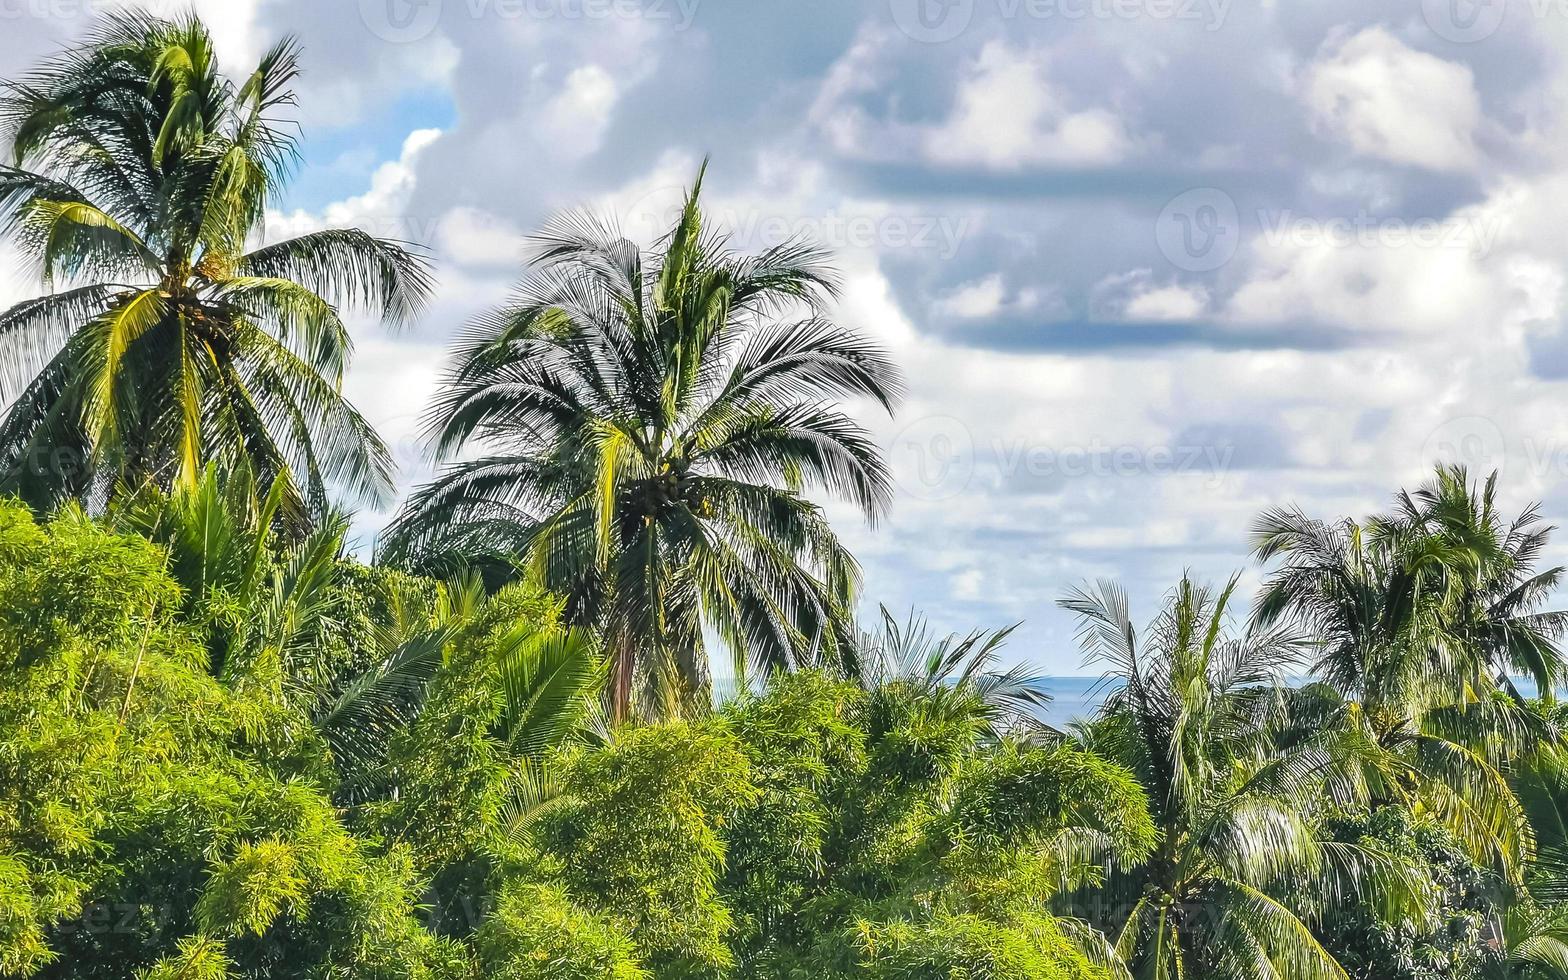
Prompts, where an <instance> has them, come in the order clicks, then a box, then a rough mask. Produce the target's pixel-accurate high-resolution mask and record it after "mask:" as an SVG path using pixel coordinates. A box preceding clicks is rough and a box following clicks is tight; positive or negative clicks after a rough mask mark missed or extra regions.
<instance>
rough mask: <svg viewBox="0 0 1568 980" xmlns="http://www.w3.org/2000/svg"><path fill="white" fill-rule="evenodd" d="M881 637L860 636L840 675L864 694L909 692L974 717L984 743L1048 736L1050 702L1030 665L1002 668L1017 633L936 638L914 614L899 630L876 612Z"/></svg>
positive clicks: (885, 612) (876, 634) (874, 634)
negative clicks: (893, 689)
mask: <svg viewBox="0 0 1568 980" xmlns="http://www.w3.org/2000/svg"><path fill="white" fill-rule="evenodd" d="M881 625H882V628H881V630H879V631H875V632H873V631H870V630H863V631H861V633H860V638H859V642H858V643H857V644H856V646H855V648H854V649H853V650H852V651H851V652H852V654H853V656H852V657H850V658H846V662H845V663H844V664H843V665H842V666H841V670H842V671H843V672H844V673H845V674H846V675H847V676H848V677H849V678H850V679H851V680H853V681H854V682H855V683H856V684H857V685H858V686H860V687H861V688H862V689H863V690H867V691H873V690H876V689H877V688H881V687H887V686H890V685H894V686H899V687H902V688H906V689H908V691H909V692H910V693H911V694H912V695H914V696H917V697H921V698H924V699H926V700H927V701H929V702H930V703H931V704H932V706H933V707H934V708H937V709H941V710H945V711H947V712H948V713H950V714H951V715H954V716H965V717H969V716H973V717H975V718H977V719H978V720H979V721H980V722H981V725H982V729H983V731H984V732H985V735H986V737H987V738H991V739H1000V738H1002V737H1003V736H1005V735H1008V734H1013V735H1020V736H1022V735H1028V734H1031V733H1044V732H1047V731H1049V728H1048V727H1047V726H1046V724H1045V722H1044V720H1043V719H1042V717H1041V715H1042V714H1043V712H1044V711H1045V709H1046V707H1047V706H1049V705H1050V703H1051V696H1050V695H1049V694H1047V693H1046V692H1045V678H1044V676H1043V675H1042V674H1040V673H1039V672H1038V671H1037V670H1035V669H1034V668H1032V667H1031V666H1030V665H1028V664H1024V663H1020V664H1014V665H1013V666H1011V667H1007V668H1002V667H1000V664H999V661H1000V659H1001V655H1000V653H999V651H1000V650H1001V648H1002V646H1003V644H1005V643H1006V642H1007V639H1008V637H1010V636H1011V635H1012V634H1013V631H1014V630H1015V629H1017V626H1009V627H1007V628H1005V629H999V630H992V631H985V630H974V631H972V632H970V633H968V634H966V635H964V636H959V635H958V634H956V633H954V634H949V635H947V636H941V637H938V636H936V635H935V634H933V633H932V632H931V629H930V627H929V625H928V624H927V623H926V621H925V619H924V618H922V617H919V616H916V615H915V614H914V613H911V614H910V616H909V618H908V619H907V620H906V621H905V622H903V623H899V621H898V620H896V619H894V618H893V614H892V613H890V612H888V609H887V607H886V606H882V607H881Z"/></svg>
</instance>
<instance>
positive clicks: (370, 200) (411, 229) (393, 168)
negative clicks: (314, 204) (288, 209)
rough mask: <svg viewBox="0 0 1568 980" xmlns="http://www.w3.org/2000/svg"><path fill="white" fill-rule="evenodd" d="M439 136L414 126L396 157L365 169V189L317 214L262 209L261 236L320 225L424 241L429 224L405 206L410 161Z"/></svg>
mask: <svg viewBox="0 0 1568 980" xmlns="http://www.w3.org/2000/svg"><path fill="white" fill-rule="evenodd" d="M440 138H441V130H439V129H416V130H414V131H413V132H412V133H409V134H408V136H407V137H405V138H404V140H403V149H402V152H401V153H400V154H399V156H398V158H397V159H396V160H388V161H386V162H385V163H383V164H381V165H380V166H379V167H377V168H376V170H375V173H373V174H371V176H370V189H369V190H367V191H365V193H363V194H360V195H357V196H355V197H350V198H347V199H345V200H342V201H334V202H333V203H331V204H329V205H327V206H326V207H325V208H323V209H322V211H321V213H319V214H313V213H311V212H308V211H304V210H295V211H293V212H292V213H289V214H280V213H277V212H271V213H269V214H268V215H267V237H268V238H269V239H271V240H277V239H281V238H289V237H292V236H294V235H303V234H305V233H307V232H311V231H316V230H318V229H321V228H358V229H360V230H362V231H368V232H370V233H371V234H372V235H378V236H380V237H383V238H400V239H411V240H416V241H421V242H424V243H428V242H427V240H428V239H429V238H430V237H431V235H432V233H433V231H434V229H433V227H427V226H426V223H425V222H422V221H419V220H416V219H413V218H411V217H410V216H409V215H408V214H407V213H406V208H407V205H408V202H409V201H410V199H411V198H412V197H413V194H414V188H415V185H416V184H417V182H418V177H417V171H416V169H415V165H416V163H417V162H418V160H419V156H420V154H421V153H423V152H424V151H425V150H426V149H428V148H429V147H430V145H431V144H433V143H434V142H435V141H436V140H438V139H440Z"/></svg>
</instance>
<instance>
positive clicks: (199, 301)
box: [0, 14, 430, 521]
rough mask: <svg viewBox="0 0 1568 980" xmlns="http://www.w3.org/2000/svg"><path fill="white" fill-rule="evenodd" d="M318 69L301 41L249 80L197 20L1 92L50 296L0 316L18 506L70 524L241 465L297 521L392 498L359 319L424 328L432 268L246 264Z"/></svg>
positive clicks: (4, 441) (129, 39)
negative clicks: (348, 376) (222, 58)
mask: <svg viewBox="0 0 1568 980" xmlns="http://www.w3.org/2000/svg"><path fill="white" fill-rule="evenodd" d="M297 74H298V68H297V64H296V45H295V44H294V42H293V41H292V40H286V41H284V42H282V43H280V44H279V45H277V46H276V47H274V48H272V49H271V50H270V51H268V52H267V54H266V55H265V56H263V57H262V59H261V61H260V63H259V64H258V65H257V66H256V69H255V70H254V71H253V72H252V73H251V74H250V75H249V76H247V77H246V78H245V79H244V80H243V81H242V82H241V83H239V84H238V85H236V84H234V83H232V82H230V81H229V80H228V79H227V78H225V76H224V75H222V74H221V73H220V71H219V66H218V63H217V60H216V58H215V57H214V54H213V50H212V42H211V38H210V37H209V36H208V33H207V31H206V29H205V28H204V27H203V26H202V25H201V23H200V22H199V21H197V20H196V19H195V18H194V17H188V18H185V19H181V20H178V21H167V20H159V19H154V18H150V17H145V16H140V15H129V14H121V15H117V16H115V17H112V18H110V19H109V20H108V21H106V22H105V24H104V25H103V26H101V27H100V28H99V29H97V30H96V31H95V32H94V33H93V34H92V35H91V36H90V37H89V39H88V41H87V43H86V44H85V45H84V46H82V47H79V48H76V49H73V50H71V51H68V52H66V53H65V54H63V55H61V56H59V57H57V58H54V59H52V60H51V61H49V62H47V63H46V64H45V65H44V66H43V67H42V68H41V69H39V70H38V71H36V72H35V73H34V74H33V75H31V76H30V77H28V78H27V79H25V80H23V81H21V82H19V83H17V84H14V85H12V86H11V87H10V88H9V90H8V91H7V92H6V93H5V94H4V96H3V97H0V118H3V120H4V122H5V124H6V125H7V128H8V130H9V133H10V135H11V137H12V142H13V154H14V163H15V166H8V167H0V232H4V233H6V234H8V235H9V236H10V237H12V238H13V239H14V241H15V242H16V243H17V244H18V245H19V246H20V248H21V249H22V250H23V251H24V253H25V254H27V255H28V256H29V257H30V258H31V259H32V260H33V261H34V262H35V263H36V265H37V267H38V269H39V271H40V273H41V275H42V279H43V282H44V284H45V285H46V286H49V287H50V288H51V290H52V291H51V292H49V293H48V294H47V295H44V296H42V297H40V298H38V299H34V300H29V301H26V302H23V303H21V304H18V305H17V306H15V307H13V308H11V309H10V310H8V311H6V312H4V313H3V314H0V338H3V339H4V343H5V346H6V350H7V356H6V357H5V359H4V371H3V377H0V397H4V398H5V399H6V400H8V401H9V402H10V405H11V407H10V409H9V411H8V413H7V415H6V417H5V419H4V421H3V423H0V462H3V463H4V464H5V465H4V470H5V476H4V477H3V482H0V491H3V492H9V493H17V494H19V495H21V496H22V497H24V499H27V500H28V501H29V502H30V503H32V504H34V505H35V506H37V507H48V506H50V505H52V504H55V503H58V502H59V501H60V500H62V499H67V498H70V497H89V498H96V499H99V500H101V499H103V498H105V497H107V496H110V495H113V494H115V493H117V492H118V491H117V488H119V487H130V488H134V487H137V486H141V485H145V484H151V485H154V486H158V487H163V488H168V487H171V486H174V485H177V484H178V485H183V486H185V487H192V486H194V485H195V484H196V482H197V481H198V480H199V478H200V474H201V472H202V469H203V467H204V465H205V463H206V462H209V461H214V462H220V463H225V464H228V463H235V462H239V461H242V460H243V461H244V462H245V463H246V464H247V465H248V466H249V467H250V468H251V470H252V471H253V472H254V473H255V474H256V476H257V478H258V481H259V482H260V484H261V485H263V486H266V485H270V483H271V482H272V480H273V478H274V477H275V476H277V475H279V474H289V484H288V488H287V489H288V492H287V494H286V499H285V501H284V514H283V516H284V517H285V518H289V519H293V520H297V521H304V520H305V519H306V518H307V517H317V518H319V517H320V516H322V515H324V514H325V512H326V510H327V495H328V489H329V487H333V488H337V489H342V490H344V491H346V492H348V493H350V494H351V495H353V496H355V497H357V498H358V499H361V500H376V499H380V498H383V497H385V496H386V495H387V494H388V493H389V491H390V487H391V462H390V458H389V456H388V454H387V452H386V449H385V447H384V446H383V445H382V443H381V441H380V440H379V438H378V437H377V436H376V434H375V433H374V431H373V430H372V429H371V428H370V426H369V425H368V424H367V423H366V421H365V420H364V419H363V418H362V417H361V416H360V415H359V413H358V412H357V411H355V409H354V408H353V406H351V405H350V404H349V403H348V402H347V401H346V400H345V399H344V398H343V396H342V394H341V391H340V382H341V379H342V375H343V371H344V367H345V365H346V363H347V361H348V359H349V356H350V352H351V348H352V344H351V341H350V338H349V334H348V331H347V330H346V329H345V327H344V324H343V322H342V320H341V319H340V318H339V306H340V304H350V305H353V306H356V307H360V308H364V309H366V310H368V311H371V312H373V313H375V314H378V315H381V316H383V317H385V318H388V319H391V320H394V321H397V320H401V319H403V318H405V317H408V316H410V315H411V314H412V313H413V312H414V311H415V309H416V308H417V307H418V305H419V304H420V303H421V302H422V300H423V298H424V296H425V295H426V293H427V292H428V289H429V286H430V279H429V273H428V270H427V268H426V266H425V264H424V261H423V259H422V258H420V257H419V256H417V255H415V254H414V253H412V252H411V251H409V250H408V249H407V248H405V247H403V246H401V245H398V244H396V243H392V242H387V241H382V240H378V239H376V238H373V237H371V236H369V235H367V234H364V233H363V232H359V231H352V230H328V231H321V232H316V233H314V234H308V235H304V236H301V237H299V238H295V239H292V240H288V241H283V242H278V243H275V244H270V245H265V246H263V247H260V248H255V249H253V250H247V249H249V248H250V246H251V245H253V244H254V242H255V240H256V239H258V238H259V237H260V232H261V229H262V223H263V218H264V216H265V212H266V207H267V205H268V203H269V201H271V200H273V199H274V198H275V197H276V195H277V193H278V191H279V190H280V188H281V187H282V185H283V182H284V179H285V178H286V177H287V175H288V172H289V170H290V169H291V167H292V166H293V164H294V162H295V157H296V151H295V146H294V140H293V136H292V134H291V132H290V130H289V128H288V125H287V124H286V123H284V122H283V121H280V120H279V119H278V118H277V116H278V114H279V113H280V112H281V111H283V110H285V109H287V108H288V107H289V106H291V105H292V104H293V102H294V96H293V93H292V92H291V90H290V84H291V83H292V82H293V80H294V78H295V77H296V75H297Z"/></svg>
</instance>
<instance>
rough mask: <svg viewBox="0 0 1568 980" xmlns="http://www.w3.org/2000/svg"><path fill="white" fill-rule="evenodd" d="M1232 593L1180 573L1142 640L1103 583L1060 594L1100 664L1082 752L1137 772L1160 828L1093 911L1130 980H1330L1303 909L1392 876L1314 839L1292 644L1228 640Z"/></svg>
mask: <svg viewBox="0 0 1568 980" xmlns="http://www.w3.org/2000/svg"><path fill="white" fill-rule="evenodd" d="M1235 588H1236V581H1235V580H1234V579H1232V580H1231V582H1230V583H1229V584H1228V585H1227V586H1226V587H1225V588H1224V589H1223V590H1221V591H1219V592H1218V593H1215V592H1212V591H1211V590H1209V589H1207V588H1203V587H1200V586H1197V585H1194V584H1193V583H1192V582H1191V581H1190V580H1188V579H1186V578H1183V579H1182V581H1181V583H1180V584H1179V585H1178V586H1177V587H1176V589H1175V590H1174V592H1173V593H1172V595H1171V597H1170V599H1169V601H1168V604H1167V605H1166V607H1165V609H1164V610H1163V611H1162V612H1161V614H1160V615H1159V617H1158V618H1156V619H1155V621H1154V622H1153V623H1152V624H1151V626H1150V628H1149V630H1148V631H1147V632H1146V633H1145V634H1143V635H1142V636H1141V637H1140V635H1139V633H1138V631H1136V630H1135V629H1134V627H1133V625H1132V621H1131V619H1130V616H1129V612H1128V603H1127V597H1126V594H1125V593H1124V592H1123V591H1122V590H1121V589H1119V588H1118V587H1117V586H1115V585H1114V584H1111V583H1100V584H1099V585H1098V586H1097V587H1095V588H1094V589H1093V590H1079V591H1075V592H1073V593H1072V594H1070V595H1069V596H1068V597H1067V598H1065V599H1063V600H1062V603H1061V604H1062V605H1063V607H1065V608H1066V609H1068V610H1070V611H1072V612H1074V613H1076V614H1077V615H1078V616H1079V617H1080V620H1081V623H1082V630H1081V638H1082V641H1083V644H1084V648H1085V652H1086V653H1087V654H1088V657H1089V660H1090V662H1103V663H1106V664H1109V671H1108V673H1107V675H1106V679H1107V685H1108V688H1109V689H1110V694H1109V696H1108V697H1107V699H1106V701H1105V704H1104V706H1103V707H1102V709H1101V711H1100V714H1099V716H1098V717H1097V718H1096V719H1095V720H1094V721H1093V722H1092V723H1091V724H1090V725H1088V726H1086V727H1085V728H1084V729H1083V730H1082V733H1081V735H1082V739H1083V741H1084V744H1085V745H1086V747H1087V748H1089V749H1090V750H1091V751H1094V752H1097V753H1099V754H1102V755H1104V756H1106V757H1108V758H1109V759H1111V760H1113V761H1117V762H1120V763H1122V764H1123V765H1125V766H1127V767H1128V768H1130V769H1131V770H1132V771H1133V772H1134V773H1135V774H1136V775H1137V776H1138V777H1139V779H1140V781H1141V782H1142V783H1143V785H1144V787H1145V788H1146V789H1147V790H1148V792H1149V797H1150V807H1151V810H1152V812H1153V816H1154V822H1155V825H1156V827H1157V828H1158V829H1159V831H1160V837H1159V844H1158V846H1157V847H1156V848H1155V852H1154V854H1153V856H1152V857H1151V858H1150V859H1149V860H1148V861H1147V862H1145V863H1143V864H1142V865H1140V866H1139V867H1138V868H1136V869H1135V870H1134V871H1132V872H1131V873H1129V874H1126V875H1118V876H1113V877H1112V878H1111V879H1109V881H1108V882H1107V888H1106V890H1105V892H1103V893H1101V894H1100V895H1099V896H1098V899H1099V902H1098V904H1099V906H1100V908H1101V915H1100V918H1101V919H1102V922H1103V924H1104V925H1105V926H1106V927H1107V928H1110V929H1112V930H1113V932H1114V933H1115V939H1114V942H1115V946H1116V950H1117V952H1118V953H1119V954H1120V956H1121V958H1122V960H1123V961H1124V962H1125V964H1126V965H1127V967H1128V969H1129V970H1130V971H1131V972H1132V974H1133V975H1134V976H1135V977H1138V978H1154V980H1165V978H1175V977H1185V976H1206V977H1213V978H1216V980H1243V978H1246V980H1252V978H1259V980H1261V978H1268V977H1291V978H1325V980H1327V978H1335V980H1342V978H1343V977H1344V975H1345V974H1344V971H1343V970H1342V969H1341V968H1340V966H1339V964H1338V963H1336V962H1335V961H1334V959H1333V957H1332V956H1330V955H1329V953H1328V952H1326V951H1325V950H1324V948H1323V947H1322V945H1321V944H1320V943H1319V941H1318V939H1317V938H1316V937H1315V936H1314V934H1313V931H1312V928H1311V925H1310V922H1309V921H1308V920H1309V918H1310V912H1311V911H1312V910H1313V909H1314V908H1316V907H1317V903H1318V902H1319V901H1320V900H1321V897H1322V896H1325V895H1329V896H1332V895H1333V894H1335V890H1336V889H1342V890H1344V889H1357V890H1359V889H1361V888H1365V887H1370V886H1371V885H1372V884H1374V883H1376V882H1377V879H1379V878H1381V877H1387V876H1389V875H1391V874H1392V871H1391V868H1390V865H1389V862H1387V861H1386V860H1384V859H1383V857H1382V856H1381V855H1377V854H1374V853H1371V852H1368V851H1367V850H1365V849H1363V848H1360V847H1358V846H1356V845H1351V844H1343V843H1336V842H1332V841H1328V840H1325V839H1324V837H1323V835H1322V834H1321V833H1320V829H1319V827H1318V825H1317V823H1316V821H1315V820H1314V809H1315V808H1316V809H1318V810H1321V808H1322V806H1323V805H1324V804H1325V803H1327V802H1329V800H1327V799H1326V798H1325V794H1326V791H1328V790H1330V789H1332V787H1331V786H1329V785H1327V784H1326V783H1325V780H1324V779H1323V776H1322V772H1323V769H1324V758H1325V749H1324V747H1323V746H1322V745H1320V744H1317V743H1316V742H1315V741H1314V740H1312V739H1305V740H1295V741H1293V740H1292V739H1290V738H1289V735H1290V729H1289V726H1290V713H1289V711H1288V702H1289V695H1288V692H1286V691H1285V690H1284V689H1283V688H1282V686H1281V681H1282V678H1283V674H1284V672H1285V671H1286V670H1288V669H1289V668H1290V667H1291V666H1293V665H1295V664H1297V663H1298V662H1299V657H1300V654H1301V647H1300V640H1299V638H1298V637H1297V636H1296V635H1295V634H1294V633H1292V632H1290V631H1288V630H1279V629H1275V630H1257V631H1249V632H1247V633H1245V634H1244V635H1241V636H1232V635H1231V634H1230V631H1229V630H1228V628H1227V624H1226V619H1227V614H1228V612H1229V607H1230V602H1231V599H1232V596H1233V595H1234V593H1235ZM1287 895H1288V897H1285V896H1287ZM1123 903H1125V904H1123ZM1091 904H1093V903H1091Z"/></svg>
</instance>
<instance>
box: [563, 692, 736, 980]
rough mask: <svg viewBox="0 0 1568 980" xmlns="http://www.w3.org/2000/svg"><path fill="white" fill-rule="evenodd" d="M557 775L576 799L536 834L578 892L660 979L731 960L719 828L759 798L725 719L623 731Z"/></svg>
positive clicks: (709, 970)
mask: <svg viewBox="0 0 1568 980" xmlns="http://www.w3.org/2000/svg"><path fill="white" fill-rule="evenodd" d="M560 780H561V786H562V789H563V790H564V792H565V793H566V795H567V798H568V799H569V803H567V805H566V806H564V807H563V808H562V809H560V810H559V811H557V812H555V813H553V814H551V815H550V817H549V818H547V822H546V826H545V829H544V830H543V832H542V833H541V835H540V839H541V844H542V846H543V847H544V848H545V849H547V850H548V851H550V852H551V853H552V854H554V855H556V856H558V857H559V859H560V860H561V863H562V865H563V869H564V870H563V872H562V877H563V879H564V880H565V882H566V883H567V886H568V888H569V890H570V892H571V894H573V895H574V896H578V897H579V898H580V899H581V900H586V901H589V902H592V903H593V905H594V906H595V907H597V908H601V909H603V910H604V911H605V912H606V914H608V915H609V916H611V918H612V919H613V920H614V921H617V922H620V923H623V924H624V926H625V928H626V930H627V932H628V933H629V934H630V935H631V936H632V938H633V940H634V941H636V942H637V944H638V946H639V948H640V949H641V950H643V952H644V956H645V959H646V962H647V964H648V965H649V966H650V967H651V968H654V969H655V970H657V971H658V972H659V973H660V975H661V976H703V975H713V974H714V973H716V972H717V970H718V969H719V968H721V967H726V966H729V965H730V964H731V962H732V961H733V955H732V953H731V951H730V949H729V947H728V945H727V944H726V940H727V938H728V935H729V932H730V929H731V915H730V911H729V909H728V907H727V906H725V905H724V904H723V903H722V901H720V897H719V889H718V884H719V875H720V871H721V870H722V867H723V862H724V855H725V844H724V838H723V837H722V836H721V833H722V831H723V829H724V827H725V825H726V824H727V822H728V819H729V816H730V814H731V813H733V812H734V811H735V810H738V809H739V808H741V807H743V806H745V805H746V804H748V803H749V802H752V801H753V800H755V799H756V796H757V790H756V787H755V786H754V785H753V784H752V781H751V770H750V765H749V764H748V762H747V759H746V755H745V753H744V752H743V751H742V749H741V745H740V743H739V741H738V740H737V739H736V738H735V737H734V736H733V735H732V734H730V733H728V732H726V731H724V730H723V729H722V727H720V726H702V727H698V726H690V725H684V724H679V723H675V724H667V725H659V726H653V727H647V728H630V729H624V730H622V731H621V732H618V733H617V734H616V736H615V738H614V739H613V740H612V741H611V742H610V744H608V745H606V746H604V747H602V748H597V749H591V750H584V751H579V752H577V753H575V754H573V755H571V756H569V757H568V758H567V759H565V760H563V762H562V764H561V775H560Z"/></svg>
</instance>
